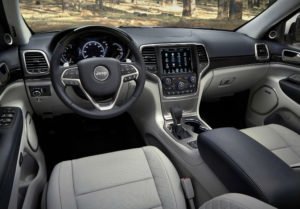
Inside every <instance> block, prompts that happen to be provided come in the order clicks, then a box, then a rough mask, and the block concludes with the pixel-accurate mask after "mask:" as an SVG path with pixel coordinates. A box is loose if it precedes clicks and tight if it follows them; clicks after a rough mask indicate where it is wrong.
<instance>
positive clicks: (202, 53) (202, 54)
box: [197, 46, 208, 64]
mask: <svg viewBox="0 0 300 209" xmlns="http://www.w3.org/2000/svg"><path fill="white" fill-rule="evenodd" d="M197 54H198V59H199V62H200V64H208V58H207V54H206V50H205V48H204V47H203V46H197Z"/></svg>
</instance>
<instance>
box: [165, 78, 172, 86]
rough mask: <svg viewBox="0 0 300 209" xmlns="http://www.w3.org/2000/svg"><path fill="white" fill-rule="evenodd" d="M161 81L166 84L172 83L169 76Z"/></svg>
mask: <svg viewBox="0 0 300 209" xmlns="http://www.w3.org/2000/svg"><path fill="white" fill-rule="evenodd" d="M163 83H164V84H165V85H167V86H170V85H172V79H171V78H164V79H163Z"/></svg>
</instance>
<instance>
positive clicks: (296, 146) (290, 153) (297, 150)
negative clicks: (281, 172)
mask: <svg viewBox="0 0 300 209" xmlns="http://www.w3.org/2000/svg"><path fill="white" fill-rule="evenodd" d="M241 131H242V132H243V133H245V134H247V135H248V136H250V137H251V138H253V139H255V140H256V141H257V142H259V143H261V144H262V145H264V146H265V147H266V148H268V149H269V150H271V151H272V152H273V153H274V154H275V155H277V156H278V157H279V158H281V159H282V160H283V161H284V162H286V163H287V164H288V165H290V166H291V167H293V166H294V165H296V164H299V163H300V135H298V134H297V133H295V132H294V131H291V130H290V129H287V128H285V127H283V126H280V125H276V124H271V125H265V126H259V127H253V128H247V129H243V130H241Z"/></svg>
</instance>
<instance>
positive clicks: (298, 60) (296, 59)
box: [282, 49, 300, 64]
mask: <svg viewBox="0 0 300 209" xmlns="http://www.w3.org/2000/svg"><path fill="white" fill-rule="evenodd" d="M282 60H283V61H285V62H291V63H295V64H300V52H297V51H293V50H288V49H284V50H283V51H282Z"/></svg>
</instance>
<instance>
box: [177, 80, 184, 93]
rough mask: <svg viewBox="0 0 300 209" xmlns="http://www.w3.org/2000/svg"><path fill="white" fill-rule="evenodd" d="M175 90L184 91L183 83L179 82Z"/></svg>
mask: <svg viewBox="0 0 300 209" xmlns="http://www.w3.org/2000/svg"><path fill="white" fill-rule="evenodd" d="M177 89H178V90H180V91H181V90H184V89H185V83H184V82H183V81H179V82H178V84H177Z"/></svg>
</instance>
